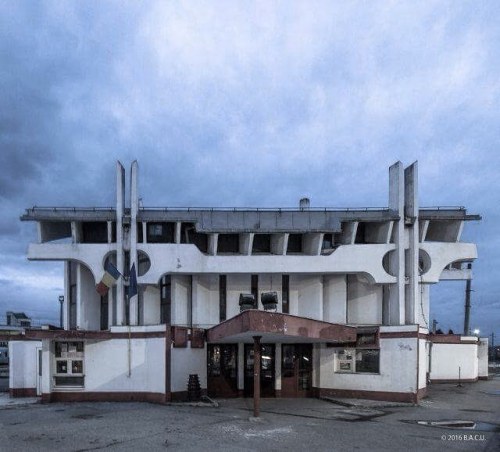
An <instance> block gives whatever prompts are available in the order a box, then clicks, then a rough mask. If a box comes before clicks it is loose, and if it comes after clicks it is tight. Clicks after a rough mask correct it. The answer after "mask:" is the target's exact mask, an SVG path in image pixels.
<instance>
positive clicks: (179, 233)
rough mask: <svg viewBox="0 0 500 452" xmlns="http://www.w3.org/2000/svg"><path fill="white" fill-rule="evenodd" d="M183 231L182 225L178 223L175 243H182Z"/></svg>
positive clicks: (176, 224)
mask: <svg viewBox="0 0 500 452" xmlns="http://www.w3.org/2000/svg"><path fill="white" fill-rule="evenodd" d="M181 230H182V223H181V222H180V221H178V222H177V223H175V243H181Z"/></svg>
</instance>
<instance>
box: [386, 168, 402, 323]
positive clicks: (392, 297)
mask: <svg viewBox="0 0 500 452" xmlns="http://www.w3.org/2000/svg"><path fill="white" fill-rule="evenodd" d="M404 193H405V191H404V170H403V164H402V163H401V162H396V163H395V164H394V165H392V166H391V167H390V168H389V209H390V210H392V211H394V212H396V213H397V214H398V215H399V220H397V221H396V222H395V223H394V226H393V236H394V244H395V245H396V250H395V253H394V255H392V257H391V260H390V262H389V267H390V272H391V274H392V275H395V276H396V279H397V281H396V283H395V284H390V285H389V324H390V325H404V323H405V243H404V242H405V241H404V232H405V212H404Z"/></svg>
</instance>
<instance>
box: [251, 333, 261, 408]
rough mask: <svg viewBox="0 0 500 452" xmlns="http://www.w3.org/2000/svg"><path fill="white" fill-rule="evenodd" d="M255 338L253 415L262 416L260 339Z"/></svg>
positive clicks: (259, 337) (258, 337)
mask: <svg viewBox="0 0 500 452" xmlns="http://www.w3.org/2000/svg"><path fill="white" fill-rule="evenodd" d="M261 337H262V336H253V415H254V417H259V416H260V339H261Z"/></svg>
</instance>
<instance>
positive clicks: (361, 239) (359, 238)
mask: <svg viewBox="0 0 500 452" xmlns="http://www.w3.org/2000/svg"><path fill="white" fill-rule="evenodd" d="M365 232H366V225H365V223H362V222H359V223H358V229H357V230H356V239H355V240H354V243H366V237H365Z"/></svg>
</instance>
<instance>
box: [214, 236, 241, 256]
mask: <svg viewBox="0 0 500 452" xmlns="http://www.w3.org/2000/svg"><path fill="white" fill-rule="evenodd" d="M239 252H240V236H239V235H238V234H219V238H218V240H217V254H223V253H231V254H238V253H239Z"/></svg>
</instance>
